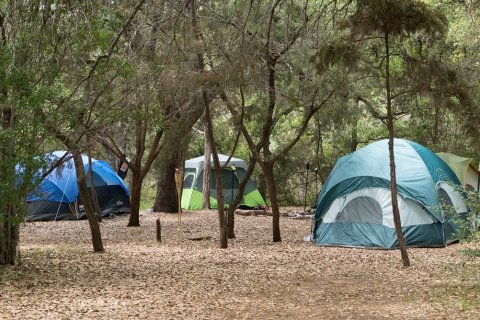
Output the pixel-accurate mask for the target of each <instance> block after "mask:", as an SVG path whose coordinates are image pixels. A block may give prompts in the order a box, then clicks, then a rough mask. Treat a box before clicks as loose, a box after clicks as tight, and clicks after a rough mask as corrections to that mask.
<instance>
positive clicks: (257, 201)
mask: <svg viewBox="0 0 480 320" xmlns="http://www.w3.org/2000/svg"><path fill="white" fill-rule="evenodd" d="M218 158H219V160H220V165H221V166H224V165H225V163H226V161H227V160H228V156H226V155H223V154H219V155H218ZM210 163H211V171H210V206H211V207H212V208H217V188H216V185H217V183H216V178H215V170H214V169H213V159H212V160H211V161H210ZM232 166H233V167H234V168H235V170H233V168H232ZM203 167H204V157H203V156H201V157H197V158H193V159H190V160H187V161H185V173H184V179H183V191H182V208H183V209H186V210H200V209H202V207H203V205H202V204H203V193H202V190H203ZM247 168H248V165H247V163H246V162H245V161H244V160H242V159H238V158H233V157H232V158H231V159H230V161H229V162H228V163H227V165H226V166H225V169H224V170H223V172H222V185H223V195H224V199H225V204H230V203H232V202H233V200H234V199H235V197H236V196H237V194H238V188H239V185H240V181H242V179H243V177H244V175H245V172H246V170H247ZM240 205H243V206H247V207H251V208H254V207H257V206H265V200H263V198H262V195H261V194H260V192H259V191H258V188H257V185H256V184H255V183H254V182H253V181H252V180H251V179H249V181H248V183H247V185H246V187H245V191H244V195H243V198H242V200H241V202H240Z"/></svg>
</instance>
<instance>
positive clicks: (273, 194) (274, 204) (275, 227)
mask: <svg viewBox="0 0 480 320" xmlns="http://www.w3.org/2000/svg"><path fill="white" fill-rule="evenodd" d="M262 169H263V173H264V174H265V177H266V178H267V185H268V193H269V194H270V202H271V210H272V231H273V242H280V241H282V237H281V235H280V210H279V207H278V199H277V186H276V184H275V177H274V175H273V163H271V162H264V163H263V165H262Z"/></svg>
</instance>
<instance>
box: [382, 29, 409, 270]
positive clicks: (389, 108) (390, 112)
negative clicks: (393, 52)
mask: <svg viewBox="0 0 480 320" xmlns="http://www.w3.org/2000/svg"><path fill="white" fill-rule="evenodd" d="M385 88H386V91H387V126H388V152H389V154H390V181H391V182H390V183H391V186H390V191H391V197H392V210H393V221H394V223H395V230H396V232H397V238H398V243H399V246H400V252H401V255H402V261H403V266H404V267H409V266H410V259H409V258H408V252H407V247H406V244H405V238H404V237H403V232H402V221H401V219H400V210H399V209H398V199H397V177H396V172H395V153H394V127H393V109H392V98H391V89H390V48H389V40H388V33H385Z"/></svg>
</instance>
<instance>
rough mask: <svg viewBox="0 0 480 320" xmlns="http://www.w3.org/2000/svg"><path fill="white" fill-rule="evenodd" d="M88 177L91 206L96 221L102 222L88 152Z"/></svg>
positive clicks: (90, 158)
mask: <svg viewBox="0 0 480 320" xmlns="http://www.w3.org/2000/svg"><path fill="white" fill-rule="evenodd" d="M89 146H90V143H89ZM88 178H89V179H90V193H91V197H92V201H93V207H94V209H95V214H96V215H97V219H98V222H102V210H101V209H100V204H99V203H98V197H97V188H96V187H95V182H94V179H93V164H92V157H91V155H90V153H89V154H88Z"/></svg>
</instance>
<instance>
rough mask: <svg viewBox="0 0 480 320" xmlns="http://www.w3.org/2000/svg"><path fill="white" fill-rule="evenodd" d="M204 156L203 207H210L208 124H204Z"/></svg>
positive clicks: (210, 153)
mask: <svg viewBox="0 0 480 320" xmlns="http://www.w3.org/2000/svg"><path fill="white" fill-rule="evenodd" d="M204 154H205V157H204V160H203V209H210V208H211V207H210V158H211V155H212V152H211V149H210V143H209V142H208V125H207V124H205V153H204Z"/></svg>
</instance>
